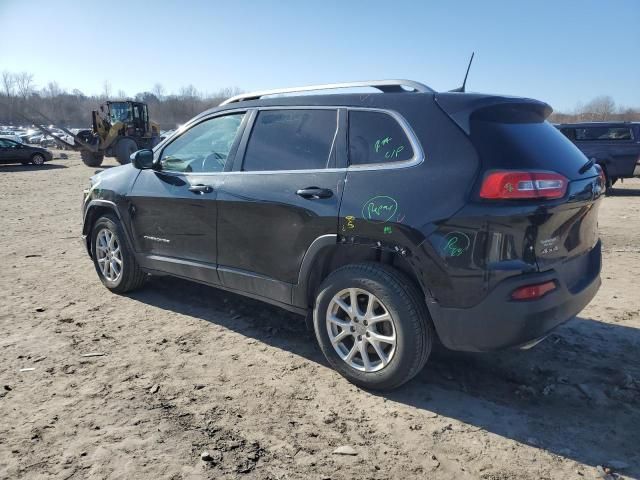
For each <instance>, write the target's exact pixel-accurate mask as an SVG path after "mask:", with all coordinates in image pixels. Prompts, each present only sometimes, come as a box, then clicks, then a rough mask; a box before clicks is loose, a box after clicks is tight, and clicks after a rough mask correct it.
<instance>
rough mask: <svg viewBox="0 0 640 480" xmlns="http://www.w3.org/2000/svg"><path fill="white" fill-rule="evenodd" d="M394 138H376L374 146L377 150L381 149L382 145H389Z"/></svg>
mask: <svg viewBox="0 0 640 480" xmlns="http://www.w3.org/2000/svg"><path fill="white" fill-rule="evenodd" d="M391 140H392V138H391V137H384V138H381V139H379V140H376V143H375V144H374V145H373V147H374V148H375V150H376V152H379V151H380V147H384V146H385V145H387V144H388V143H389V142H390V141H391Z"/></svg>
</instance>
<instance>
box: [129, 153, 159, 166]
mask: <svg viewBox="0 0 640 480" xmlns="http://www.w3.org/2000/svg"><path fill="white" fill-rule="evenodd" d="M131 163H132V164H133V166H134V167H136V168H138V169H140V170H147V169H149V168H153V167H154V165H153V150H149V149H144V150H138V151H137V152H134V153H133V154H131Z"/></svg>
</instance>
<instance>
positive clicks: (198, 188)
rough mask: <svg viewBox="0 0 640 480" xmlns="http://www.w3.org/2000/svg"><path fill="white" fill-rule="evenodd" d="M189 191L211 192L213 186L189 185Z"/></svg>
mask: <svg viewBox="0 0 640 480" xmlns="http://www.w3.org/2000/svg"><path fill="white" fill-rule="evenodd" d="M189 191H190V192H193V193H200V194H203V193H211V192H213V187H212V186H211V185H191V186H190V187H189Z"/></svg>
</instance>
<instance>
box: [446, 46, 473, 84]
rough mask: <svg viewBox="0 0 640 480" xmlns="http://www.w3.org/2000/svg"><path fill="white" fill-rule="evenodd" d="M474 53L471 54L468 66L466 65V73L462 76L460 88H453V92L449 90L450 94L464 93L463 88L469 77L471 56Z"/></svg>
mask: <svg viewBox="0 0 640 480" xmlns="http://www.w3.org/2000/svg"><path fill="white" fill-rule="evenodd" d="M475 54H476V52H471V59H469V65H467V73H465V75H464V82H462V86H461V87H458V88H454V89H453V90H449V91H450V92H461V93H464V92H465V87H466V86H467V77H468V76H469V69H470V68H471V62H473V56H474V55H475Z"/></svg>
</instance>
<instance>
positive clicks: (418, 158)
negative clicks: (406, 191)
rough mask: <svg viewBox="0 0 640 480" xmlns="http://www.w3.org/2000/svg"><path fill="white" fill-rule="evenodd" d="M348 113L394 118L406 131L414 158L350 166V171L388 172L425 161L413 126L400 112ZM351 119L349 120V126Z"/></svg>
mask: <svg viewBox="0 0 640 480" xmlns="http://www.w3.org/2000/svg"><path fill="white" fill-rule="evenodd" d="M347 110H348V111H356V112H358V111H359V112H374V113H382V114H385V115H388V116H390V117H391V118H393V119H394V120H395V121H396V123H397V124H398V125H400V128H401V129H402V130H403V131H404V134H405V136H406V137H407V139H408V140H409V143H410V144H411V149H412V151H413V156H412V157H411V158H409V159H407V160H396V161H395V162H380V163H363V164H361V165H351V164H350V163H349V164H348V167H347V168H348V169H349V170H388V169H394V168H407V167H413V166H416V165H419V164H421V163H422V162H423V161H424V152H423V150H422V146H421V145H420V142H418V139H417V137H416V135H415V132H414V131H413V129H412V128H411V125H410V124H409V122H407V120H406V119H405V118H404V117H403V116H402V115H400V114H399V113H398V112H395V111H393V110H385V109H382V108H359V107H354V108H348V109H347ZM348 122H349V119H348V118H347V125H348V124H349V123H348ZM348 152H349V134H348V132H347V161H348V162H349V161H350V159H349V153H348Z"/></svg>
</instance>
